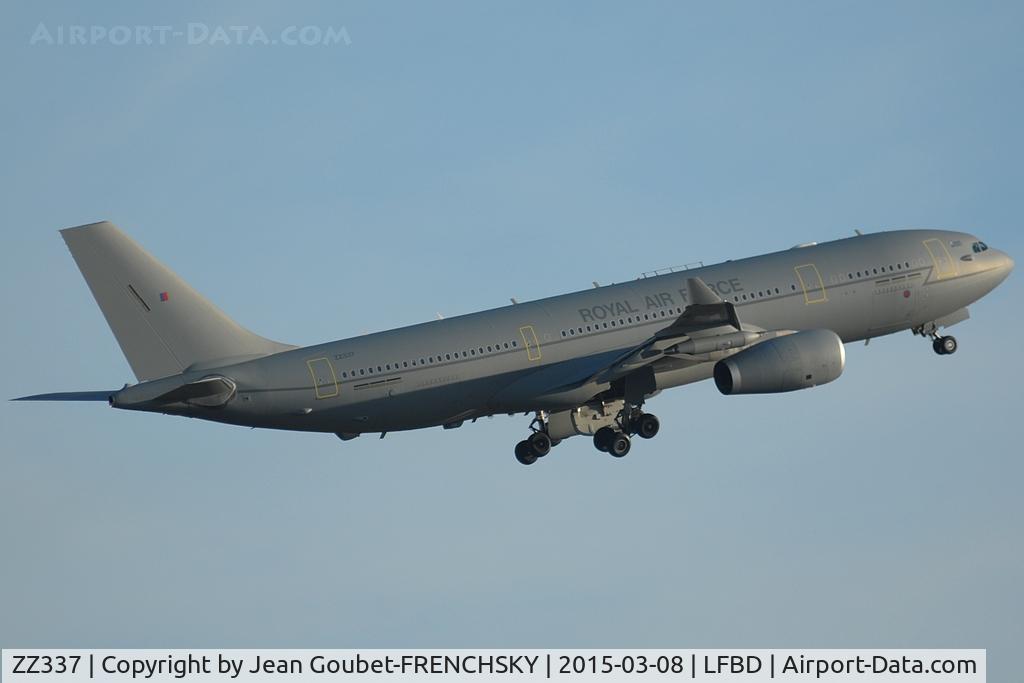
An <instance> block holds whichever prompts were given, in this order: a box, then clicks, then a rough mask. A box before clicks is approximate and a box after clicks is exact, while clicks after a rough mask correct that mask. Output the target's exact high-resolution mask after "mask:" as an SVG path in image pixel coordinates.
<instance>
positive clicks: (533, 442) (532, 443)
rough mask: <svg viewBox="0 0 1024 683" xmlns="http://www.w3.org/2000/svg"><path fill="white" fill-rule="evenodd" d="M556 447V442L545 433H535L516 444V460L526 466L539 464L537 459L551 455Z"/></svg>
mask: <svg viewBox="0 0 1024 683" xmlns="http://www.w3.org/2000/svg"><path fill="white" fill-rule="evenodd" d="M554 445H555V442H554V441H552V439H551V437H550V436H548V435H547V434H545V433H544V432H534V433H533V434H530V436H529V438H526V439H523V440H522V441H520V442H519V443H517V444H516V460H518V461H519V462H521V463H523V464H524V465H532V464H533V463H535V462H537V458H543V457H544V456H545V455H547V454H548V453H550V452H551V449H552V447H554Z"/></svg>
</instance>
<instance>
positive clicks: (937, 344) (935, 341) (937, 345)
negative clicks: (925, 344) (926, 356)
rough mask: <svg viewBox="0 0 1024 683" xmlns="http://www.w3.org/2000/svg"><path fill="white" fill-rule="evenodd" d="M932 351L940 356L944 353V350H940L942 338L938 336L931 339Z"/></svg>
mask: <svg viewBox="0 0 1024 683" xmlns="http://www.w3.org/2000/svg"><path fill="white" fill-rule="evenodd" d="M932 351H934V352H935V353H937V354H939V355H940V356H945V355H946V354H945V352H943V350H942V340H941V339H939V338H938V337H936V338H935V339H933V340H932Z"/></svg>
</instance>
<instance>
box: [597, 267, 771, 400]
mask: <svg viewBox="0 0 1024 683" xmlns="http://www.w3.org/2000/svg"><path fill="white" fill-rule="evenodd" d="M686 288H687V291H688V293H689V299H688V300H689V301H690V304H689V305H688V306H687V307H686V308H684V309H683V313H682V315H680V316H679V317H678V318H676V319H675V320H674V321H673V322H672V324H671V325H669V326H668V327H664V328H662V329H660V330H658V331H657V332H655V333H654V334H653V335H652V336H651V337H649V338H648V339H646V340H644V341H643V342H642V343H641V344H639V345H638V346H636V347H634V348H632V349H629V350H628V351H625V352H624V353H622V354H620V355H619V356H618V357H617V358H616V359H615V360H614V361H613V362H612V363H610V364H608V365H607V366H605V367H602V368H600V369H598V370H597V371H595V372H594V374H593V375H592V376H591V377H589V378H588V381H596V382H613V381H615V380H617V379H619V378H621V377H624V376H626V375H628V374H630V373H631V372H634V371H635V370H638V369H640V368H642V367H644V366H646V365H650V364H651V363H654V362H655V361H657V360H659V359H661V358H665V357H673V358H678V359H683V360H693V361H698V362H700V361H703V360H705V359H703V358H700V357H699V356H701V355H704V354H708V353H713V352H715V351H722V350H725V349H731V348H736V347H739V346H746V345H748V344H750V343H752V342H754V341H756V340H757V339H759V338H761V337H762V336H763V335H764V331H763V330H760V329H757V330H751V329H744V327H743V325H742V324H741V323H740V319H739V316H738V315H737V314H736V307H735V306H733V305H732V304H731V303H730V302H728V301H724V300H722V298H721V297H720V296H718V295H717V294H715V292H714V291H712V289H711V288H710V287H708V286H707V285H706V284H705V283H704V281H703V280H701V279H700V278H696V277H692V278H688V279H687V280H686ZM748 327H749V326H748Z"/></svg>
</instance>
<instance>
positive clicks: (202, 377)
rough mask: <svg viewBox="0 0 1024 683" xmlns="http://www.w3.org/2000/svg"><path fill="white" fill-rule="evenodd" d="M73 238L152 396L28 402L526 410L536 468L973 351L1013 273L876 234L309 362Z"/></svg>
mask: <svg viewBox="0 0 1024 683" xmlns="http://www.w3.org/2000/svg"><path fill="white" fill-rule="evenodd" d="M61 235H62V236H63V238H64V241H65V242H66V243H67V246H68V248H69V249H70V251H71V255H72V256H73V257H74V259H75V262H76V263H77V264H78V267H79V269H80V270H81V271H82V275H83V276H84V277H85V281H86V283H87V284H88V285H89V288H90V289H91V290H92V293H93V296H94V297H95V299H96V302H97V303H98V304H99V307H100V310H101V311H102V312H103V315H104V316H105V317H106V320H107V323H108V324H109V325H110V327H111V329H112V331H113V333H114V336H115V337H116V338H117V341H118V343H119V344H120V346H121V350H122V351H123V352H124V355H125V357H126V358H127V360H128V363H129V365H130V366H131V368H132V371H133V372H134V373H135V376H136V378H137V379H138V383H136V384H132V385H127V384H126V385H125V386H124V387H123V388H121V389H115V390H109V391H88V392H70V393H57V394H41V395H36V396H26V397H24V398H21V399H16V400H26V401H28V400H70V401H106V402H108V403H109V404H110V405H111V406H113V407H115V408H124V409H126V410H143V411H149V412H158V413H166V414H169V415H184V416H188V417H197V418H201V419H205V420H213V421H216V422H225V423H229V424H236V425H245V426H249V427H267V428H271V429H287V430H296V431H311V432H325V433H333V434H336V435H337V436H338V437H340V438H341V439H343V440H348V439H352V438H354V437H357V436H359V435H361V434H367V433H379V434H380V435H381V437H383V436H384V434H386V433H387V432H389V431H394V430H409V429H420V428H424V427H435V426H443V427H445V428H447V429H451V428H454V427H459V426H461V425H462V424H463V423H464V422H465V421H467V420H476V419H477V418H480V417H484V416H491V415H496V414H500V413H507V414H510V415H513V414H518V413H525V414H526V415H533V420H532V422H531V423H530V425H529V435H528V437H527V438H525V439H523V440H522V441H520V442H519V443H518V444H517V445H516V447H515V456H516V459H517V460H519V462H521V463H523V464H532V463H534V462H536V460H537V459H538V458H542V457H544V456H546V455H548V453H549V452H550V451H551V449H552V447H553V446H555V445H557V444H558V443H559V442H560V441H562V440H564V439H566V438H568V437H570V436H575V435H586V436H589V437H591V438H592V439H593V442H594V445H595V446H596V447H597V449H598V450H600V451H604V452H607V453H610V454H611V455H613V456H615V457H622V456H624V455H626V454H627V453H628V452H629V450H630V446H631V437H633V436H639V437H641V438H644V439H650V438H652V437H654V436H655V435H656V434H657V433H658V430H659V422H658V418H657V417H655V416H654V415H652V414H651V413H648V412H645V411H644V410H643V406H644V405H645V403H646V402H647V401H648V400H649V399H650V398H651V397H653V396H655V395H656V394H657V393H659V392H660V391H661V390H663V389H668V388H670V387H677V386H681V385H684V384H689V383H691V382H697V381H699V380H703V379H708V378H714V382H715V384H716V385H717V387H718V389H719V391H721V393H723V394H726V395H734V394H759V393H776V392H785V391H794V390H797V389H806V388H810V387H814V386H816V385H819V384H825V383H827V382H831V381H832V380H834V379H836V378H838V377H839V376H840V374H842V372H843V368H844V365H845V358H846V355H845V351H844V346H843V344H844V343H849V342H853V341H858V340H870V339H872V338H874V337H879V336H882V335H887V334H892V333H894V332H899V331H903V330H910V331H912V332H913V333H914V334H916V335H920V336H922V337H925V338H930V339H931V340H932V347H933V349H934V351H935V352H936V353H937V354H939V355H950V354H952V353H954V352H955V351H956V350H957V342H956V340H955V339H954V338H953V337H951V336H940V334H939V330H940V329H943V328H946V327H949V326H951V325H955V324H956V323H959V322H962V321H964V320H966V319H967V318H968V311H967V306H968V305H970V304H972V303H973V302H975V301H977V300H978V299H980V298H981V297H983V296H985V295H986V294H988V293H989V292H990V291H992V290H993V289H994V288H995V287H996V286H997V285H999V284H1000V283H1001V282H1002V281H1003V280H1004V279H1006V277H1007V276H1008V275H1009V274H1010V271H1011V270H1013V266H1014V263H1013V260H1012V259H1011V258H1010V257H1009V256H1008V255H1007V254H1005V253H1003V252H1001V251H998V250H996V249H991V248H989V247H988V245H986V244H985V243H984V242H982V241H981V240H980V239H978V238H977V237H974V236H972V235H969V234H965V233H962V232H949V231H944V230H897V231H889V232H879V233H874V234H864V235H862V234H860V233H859V232H858V234H857V236H855V237H850V238H847V239H840V240H836V241H833V242H825V243H822V244H817V243H810V244H801V245H798V246H796V247H794V248H792V249H788V250H785V251H779V252H776V253H772V254H766V255H763V256H755V257H752V258H746V259H742V260H736V261H726V262H725V263H719V264H717V265H711V266H704V265H703V264H694V265H692V266H690V267H681V268H672V269H666V270H665V271H659V272H654V273H646V274H644V276H642V277H640V278H637V279H635V280H630V281H628V282H624V283H621V284H614V285H608V286H603V287H601V286H597V284H596V283H595V286H594V288H593V289H587V290H584V291H580V292H575V293H572V294H564V295H561V296H556V297H552V298H548V299H541V300H538V301H532V302H525V303H515V302H513V304H512V305H509V306H504V307H502V308H496V309H493V310H488V311H482V312H480V313H473V314H470V315H463V316H459V317H454V318H447V319H443V320H436V321H431V322H427V323H422V324H419V325H413V326H411V327H404V328H400V329H395V330H389V331H386V332H378V333H375V334H367V335H363V336H360V337H354V338H351V339H342V340H340V341H333V342H328V343H326V344H318V345H315V346H307V347H302V348H300V347H296V346H293V345H289V344H282V343H280V342H276V341H271V340H269V339H265V338H263V337H260V336H258V335H256V334H254V333H253V332H250V331H249V330H247V329H245V328H243V327H241V326H240V325H238V324H237V323H236V322H234V321H233V320H232V319H231V318H229V317H227V316H226V315H225V314H224V313H223V312H221V311H220V310H219V309H218V308H216V307H215V306H214V305H213V304H211V303H210V302H209V301H208V300H207V299H206V298H204V297H203V296H202V295H200V294H199V293H198V292H196V291H195V290H194V289H192V288H191V287H190V286H189V285H187V284H186V283H185V282H184V281H183V280H181V279H180V278H179V277H178V276H177V275H175V274H174V273H173V272H171V270H169V269H168V268H167V267H166V266H164V265H163V264H162V263H160V262H159V261H157V260H156V259H155V258H153V257H152V256H150V255H149V254H148V253H147V252H146V251H145V250H144V249H142V247H140V246H139V245H138V244H137V243H136V242H134V241H133V240H132V239H131V238H129V237H128V236H127V235H125V234H124V233H123V232H121V231H120V230H119V229H118V228H117V227H116V226H114V225H113V224H112V223H109V222H101V223H92V224H89V225H83V226H79V227H75V228H68V229H66V230H62V231H61Z"/></svg>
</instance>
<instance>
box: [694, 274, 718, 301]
mask: <svg viewBox="0 0 1024 683" xmlns="http://www.w3.org/2000/svg"><path fill="white" fill-rule="evenodd" d="M686 290H687V292H688V293H689V295H690V300H689V303H690V304H691V305H692V304H720V303H722V297H720V296H718V295H717V294H715V291H714V290H713V289H711V288H710V287H708V286H707V285H706V284H704V281H703V280H701V279H700V278H699V277H688V278H686Z"/></svg>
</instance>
